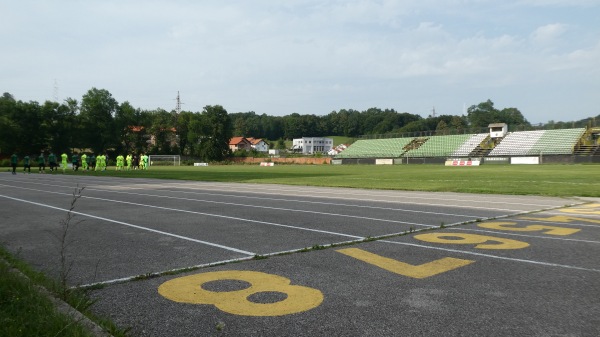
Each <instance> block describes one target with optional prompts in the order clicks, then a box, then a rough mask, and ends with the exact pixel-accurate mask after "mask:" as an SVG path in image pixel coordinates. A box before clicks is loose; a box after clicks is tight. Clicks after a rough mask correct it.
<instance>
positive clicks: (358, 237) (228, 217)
mask: <svg viewBox="0 0 600 337" xmlns="http://www.w3.org/2000/svg"><path fill="white" fill-rule="evenodd" d="M0 186H9V187H14V186H11V185H4V184H0ZM19 188H20V189H25V190H30V191H36V192H44V193H51V194H59V195H72V194H70V193H62V192H52V191H45V190H37V189H34V188H27V187H19ZM81 197H82V198H86V199H94V200H102V201H107V202H113V203H119V204H126V205H133V206H140V207H148V208H155V209H161V210H166V211H173V212H182V213H190V214H197V215H204V216H208V217H214V218H222V219H229V220H236V221H242V222H251V223H257V224H261V225H269V226H276V227H283V228H291V229H296V230H302V231H307V232H315V233H323V234H330V235H339V236H343V237H348V238H355V239H364V238H365V237H362V236H356V235H350V234H343V233H337V232H331V231H324V230H319V229H312V228H303V227H298V226H290V225H284V224H278V223H274V222H267V221H259V220H252V219H244V218H238V217H232V216H227V215H220V214H211V213H204V212H196V211H188V210H184V209H177V208H170V207H162V206H154V205H147V204H139V203H135V202H129V201H121V200H112V199H105V198H97V197H90V196H85V195H82V196H81Z"/></svg>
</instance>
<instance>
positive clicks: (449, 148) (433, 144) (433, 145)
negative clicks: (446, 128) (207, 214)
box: [406, 135, 471, 158]
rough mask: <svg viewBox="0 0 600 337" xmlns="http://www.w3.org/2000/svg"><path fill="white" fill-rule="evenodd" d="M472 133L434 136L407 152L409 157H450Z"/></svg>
mask: <svg viewBox="0 0 600 337" xmlns="http://www.w3.org/2000/svg"><path fill="white" fill-rule="evenodd" d="M469 139H471V135H450V136H432V137H429V138H428V139H427V141H426V142H424V143H423V144H422V145H421V146H419V147H418V148H416V149H414V150H409V151H407V152H406V156H408V157H421V158H422V157H448V156H451V155H452V154H453V153H454V152H455V151H457V150H458V149H459V148H460V147H461V146H462V145H463V144H464V143H466V142H467V141H468V140H469Z"/></svg>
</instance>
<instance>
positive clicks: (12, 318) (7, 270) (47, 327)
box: [0, 247, 126, 337]
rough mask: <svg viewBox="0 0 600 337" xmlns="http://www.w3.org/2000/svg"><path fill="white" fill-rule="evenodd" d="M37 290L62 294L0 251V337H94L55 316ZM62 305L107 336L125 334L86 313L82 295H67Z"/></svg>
mask: <svg viewBox="0 0 600 337" xmlns="http://www.w3.org/2000/svg"><path fill="white" fill-rule="evenodd" d="M13 269H16V270H18V271H20V272H21V274H19V273H16V272H14V271H13ZM40 287H42V288H45V289H47V290H48V291H50V292H51V293H53V294H55V296H56V294H59V293H61V292H63V291H62V290H60V284H59V282H56V281H53V280H51V279H49V278H47V277H46V276H45V275H44V274H42V273H40V272H37V271H34V270H33V269H32V268H31V267H29V265H27V264H26V263H24V262H23V261H21V260H19V259H17V258H15V257H13V256H12V255H10V254H9V253H8V252H7V251H6V250H5V249H4V248H2V247H0V336H11V337H19V336H23V337H25V336H66V337H71V336H78V337H84V336H86V337H87V336H96V335H95V334H93V333H92V332H91V331H90V330H89V329H88V328H86V327H85V326H84V324H83V323H82V322H81V321H78V320H77V319H74V318H73V317H69V316H67V315H66V314H64V313H62V312H59V311H58V310H57V309H56V306H55V304H54V303H53V302H52V300H51V299H50V298H48V296H47V295H46V294H44V293H43V291H42V290H40V289H39V288H40ZM56 297H58V296H56ZM66 302H67V303H68V304H69V305H70V306H71V307H73V308H74V309H75V310H77V311H79V312H80V313H82V314H84V315H86V316H87V317H88V318H91V319H92V320H93V321H94V322H96V323H97V324H98V325H100V326H101V327H102V328H103V329H104V330H105V331H107V332H108V333H109V334H111V335H113V336H126V331H123V330H119V329H117V328H116V326H115V325H114V324H112V323H111V322H109V321H107V320H103V319H99V318H97V317H94V316H93V315H92V314H91V313H89V311H88V310H87V309H88V308H89V307H90V305H91V304H92V301H91V300H89V299H88V298H87V297H86V296H85V294H84V293H83V292H81V291H77V290H73V291H70V292H69V296H68V298H67V301H66Z"/></svg>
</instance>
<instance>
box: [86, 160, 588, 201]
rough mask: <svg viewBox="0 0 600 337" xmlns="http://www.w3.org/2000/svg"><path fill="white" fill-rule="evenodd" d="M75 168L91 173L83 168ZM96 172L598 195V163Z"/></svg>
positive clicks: (222, 167) (223, 167) (220, 167)
mask: <svg viewBox="0 0 600 337" xmlns="http://www.w3.org/2000/svg"><path fill="white" fill-rule="evenodd" d="M78 174H89V172H88V173H81V172H79V173H78ZM93 174H94V175H105V176H106V175H110V176H119V177H139V178H142V177H143V178H156V179H181V180H194V181H214V182H243V183H270V184H285V185H304V186H323V187H349V188H368V189H386V190H406V191H432V192H460V193H484V194H512V195H528V194H530V195H544V196H559V197H569V196H582V197H600V165H482V166H479V167H446V166H443V165H394V166H391V165H276V166H273V167H260V166H258V165H215V166H205V167H193V166H178V167H174V166H152V167H151V168H150V169H149V170H147V171H139V170H134V171H129V172H127V171H122V172H116V171H114V167H113V168H109V170H108V171H105V172H94V173H93Z"/></svg>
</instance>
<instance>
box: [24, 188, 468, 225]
mask: <svg viewBox="0 0 600 337" xmlns="http://www.w3.org/2000/svg"><path fill="white" fill-rule="evenodd" d="M31 184H35V185H43V186H50V187H62V188H71V187H70V186H64V185H53V184H42V183H31ZM86 190H88V191H98V192H103V193H115V194H128V195H137V196H148V197H156V198H164V199H174V200H185V201H198V202H204V203H210V204H221V205H229V206H236V207H250V208H260V209H269V210H276V211H286V212H299V213H309V214H317V215H324V216H333V217H346V218H353V219H360V220H369V221H379V222H389V223H397V224H403V225H413V226H422V227H431V228H433V227H437V226H433V225H426V224H420V223H415V222H408V221H400V220H389V219H380V218H371V217H364V216H358V215H348V214H339V213H329V212H318V211H309V210H301V209H293V208H282V207H271V206H258V205H249V204H238V203H232V202H225V201H214V200H204V199H191V198H182V197H171V196H167V195H156V194H147V193H133V192H124V191H107V190H105V189H96V188H89V187H86ZM446 215H449V214H446ZM455 216H458V215H455ZM465 217H467V216H465ZM473 218H475V217H473Z"/></svg>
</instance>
